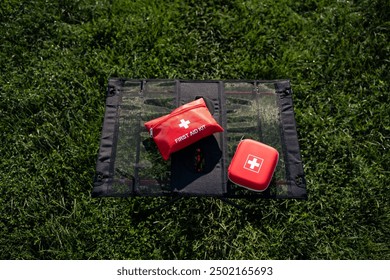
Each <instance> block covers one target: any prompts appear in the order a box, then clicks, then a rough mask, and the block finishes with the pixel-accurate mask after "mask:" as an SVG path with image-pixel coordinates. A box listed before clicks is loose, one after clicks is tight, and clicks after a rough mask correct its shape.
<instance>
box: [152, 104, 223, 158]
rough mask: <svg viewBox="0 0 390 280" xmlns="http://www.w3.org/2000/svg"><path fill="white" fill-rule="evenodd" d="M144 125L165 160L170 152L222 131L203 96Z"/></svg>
mask: <svg viewBox="0 0 390 280" xmlns="http://www.w3.org/2000/svg"><path fill="white" fill-rule="evenodd" d="M145 127H146V129H147V130H148V131H149V133H150V136H151V137H153V140H154V142H155V143H156V145H157V147H158V149H159V151H160V153H161V155H162V157H163V158H164V159H165V160H167V159H168V158H169V156H170V155H171V154H172V153H174V152H176V151H179V150H181V149H183V148H185V147H187V146H189V145H191V144H192V143H195V142H196V141H198V140H200V139H202V138H204V137H207V136H210V135H211V134H213V133H216V132H222V131H223V128H222V127H221V126H220V125H219V124H218V123H217V122H216V121H215V119H214V118H213V116H212V115H211V114H210V111H209V110H208V109H207V106H206V103H205V101H204V100H203V98H200V99H197V100H195V101H192V102H190V103H187V104H184V105H183V106H180V107H178V108H176V109H175V110H174V111H172V112H171V113H170V114H168V115H165V116H162V117H159V118H157V119H154V120H151V121H148V122H146V123H145Z"/></svg>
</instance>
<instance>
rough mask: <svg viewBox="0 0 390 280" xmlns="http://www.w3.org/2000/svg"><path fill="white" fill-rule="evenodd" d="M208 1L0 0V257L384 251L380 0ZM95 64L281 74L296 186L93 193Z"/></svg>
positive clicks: (384, 80) (147, 70)
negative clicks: (204, 192)
mask: <svg viewBox="0 0 390 280" xmlns="http://www.w3.org/2000/svg"><path fill="white" fill-rule="evenodd" d="M223 3H225V1H217V0H215V1H186V2H184V1H157V0H155V1H125V0H122V1H115V0H111V1H109V0H103V1H95V0H93V1H92V0H83V1H82V0H78V1H70V0H64V1H44V0H31V1H19V0H3V1H1V3H0V19H1V20H0V69H1V71H0V129H1V130H0V136H1V137H0V258H1V259H389V258H390V248H389V244H390V230H389V228H390V227H389V224H390V216H389V215H390V214H389V213H390V206H389V197H390V190H389V186H390V180H389V178H390V174H389V166H390V152H389V149H390V144H389V136H390V133H389V132H390V109H389V108H390V107H389V103H390V95H389V91H390V89H389V80H390V75H389V73H390V69H389V64H390V63H389V62H390V61H389V57H390V44H389V41H390V38H389V35H388V34H390V32H389V31H390V19H389V15H390V5H389V3H388V1H386V0H363V1H325V0H323V1H321V0H318V1H314V0H311V1H293V0H283V1H271V0H264V1H255V0H252V1H249V0H248V1H230V4H223ZM109 77H128V78H170V79H172V78H183V79H184V78H186V79H281V78H289V79H291V82H292V86H293V90H294V104H295V112H296V120H297V123H298V126H299V128H298V134H299V141H300V145H301V150H302V157H303V161H304V168H305V172H306V179H307V183H308V193H309V199H308V201H295V200H261V201H257V202H254V203H251V204H249V205H248V206H247V207H248V209H249V211H251V212H252V213H253V214H251V215H249V214H246V213H243V212H241V211H239V210H237V209H235V208H233V207H231V206H229V205H226V204H223V203H222V202H220V201H218V200H213V199H207V198H204V199H200V198H188V199H185V200H182V201H179V202H177V203H176V204H174V205H173V206H171V207H167V208H165V209H163V210H160V211H158V212H157V213H154V214H153V215H151V216H149V217H147V218H144V219H136V218H134V217H133V215H132V213H133V212H134V211H138V210H139V208H143V207H147V206H149V205H150V206H156V205H158V204H159V203H161V202H163V201H164V200H163V199H152V198H145V199H129V200H126V199H111V198H107V199H92V198H91V197H90V193H91V190H92V177H93V173H94V168H95V161H96V155H97V151H98V147H99V137H100V131H101V125H102V118H103V114H104V101H105V88H106V86H107V81H108V78H109ZM239 203H241V204H242V205H243V202H239Z"/></svg>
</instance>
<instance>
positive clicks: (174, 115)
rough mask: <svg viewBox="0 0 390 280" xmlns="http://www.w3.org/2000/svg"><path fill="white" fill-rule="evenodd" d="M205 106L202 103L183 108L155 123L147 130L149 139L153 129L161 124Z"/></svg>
mask: <svg viewBox="0 0 390 280" xmlns="http://www.w3.org/2000/svg"><path fill="white" fill-rule="evenodd" d="M204 106H205V105H204V104H203V103H200V104H196V105H194V106H191V107H188V108H184V109H181V110H179V111H177V112H174V113H170V114H169V115H167V116H166V117H165V118H163V119H162V120H160V121H158V122H157V123H155V124H154V125H153V126H152V127H151V128H150V129H149V134H150V137H152V138H153V129H154V128H155V127H156V126H158V125H160V124H161V123H163V122H165V121H166V120H168V119H170V118H172V117H176V116H177V115H180V114H181V113H184V112H187V111H191V110H193V109H196V108H200V107H204Z"/></svg>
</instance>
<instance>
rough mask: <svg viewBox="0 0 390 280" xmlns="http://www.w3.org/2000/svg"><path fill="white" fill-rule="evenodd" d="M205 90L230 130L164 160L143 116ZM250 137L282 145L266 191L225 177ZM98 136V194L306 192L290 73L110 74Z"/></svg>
mask: <svg viewBox="0 0 390 280" xmlns="http://www.w3.org/2000/svg"><path fill="white" fill-rule="evenodd" d="M199 97H203V98H204V99H205V100H206V101H207V105H208V107H209V109H210V111H211V113H212V115H213V117H214V118H215V119H216V121H217V122H218V123H219V124H220V125H221V126H222V127H223V128H224V130H225V131H224V132H223V133H216V134H214V135H212V136H210V137H207V138H205V139H202V140H201V141H199V142H197V143H195V144H193V145H191V146H189V147H187V148H185V149H183V150H181V151H179V152H177V153H174V154H173V155H172V156H171V158H170V159H169V160H168V161H164V160H163V159H162V157H161V155H160V154H159V152H158V150H157V147H156V146H155V144H154V142H153V140H152V139H151V138H150V136H149V133H148V132H147V131H146V129H145V127H144V123H145V122H146V121H149V120H151V119H154V118H157V117H159V116H162V115H166V114H168V113H170V112H171V111H172V110H173V109H175V108H176V107H178V106H180V105H183V104H185V103H188V102H190V101H193V100H195V99H196V98H199ZM245 138H249V139H254V140H257V141H261V142H263V143H265V144H268V145H270V146H272V147H274V148H276V149H277V150H278V151H279V162H278V165H277V168H276V171H275V173H274V176H273V179H272V182H271V184H270V187H269V188H268V189H267V191H265V192H263V193H257V192H252V191H249V190H247V189H244V188H241V187H238V186H236V185H234V184H233V183H231V182H230V181H229V180H228V179H227V168H228V166H229V163H230V160H231V158H232V156H233V154H234V151H235V149H236V147H237V145H238V143H239V141H240V140H241V139H245ZM100 141H101V142H100V150H99V154H98V159H97V165H96V176H95V180H94V188H93V191H92V196H93V197H110V196H114V197H128V196H213V197H220V198H297V199H306V198H307V194H306V182H305V176H304V172H303V166H302V161H301V155H300V149H299V144H298V138H297V132H296V123H295V118H294V110H293V102H292V90H291V86H290V82H289V81H288V80H282V81H185V80H132V79H110V80H109V85H108V91H107V100H106V111H105V115H104V120H103V129H102V134H101V140H100Z"/></svg>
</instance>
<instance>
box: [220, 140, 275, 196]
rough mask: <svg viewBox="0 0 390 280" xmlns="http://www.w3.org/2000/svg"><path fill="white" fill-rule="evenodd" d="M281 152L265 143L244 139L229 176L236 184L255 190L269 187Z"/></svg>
mask: <svg viewBox="0 0 390 280" xmlns="http://www.w3.org/2000/svg"><path fill="white" fill-rule="evenodd" d="M278 159H279V153H278V151H277V150H276V149H275V148H272V147H270V146H268V145H266V144H264V143H261V142H258V141H254V140H251V139H245V140H242V141H241V142H240V143H239V144H238V146H237V149H236V152H235V153H234V156H233V158H232V160H231V162H230V165H229V168H228V177H229V179H230V181H232V182H233V183H235V184H236V185H239V186H242V187H245V188H247V189H250V190H253V191H259V192H261V191H264V190H265V189H267V188H268V185H269V184H270V181H271V179H272V175H273V173H274V171H275V168H276V165H277V163H278Z"/></svg>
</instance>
